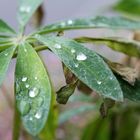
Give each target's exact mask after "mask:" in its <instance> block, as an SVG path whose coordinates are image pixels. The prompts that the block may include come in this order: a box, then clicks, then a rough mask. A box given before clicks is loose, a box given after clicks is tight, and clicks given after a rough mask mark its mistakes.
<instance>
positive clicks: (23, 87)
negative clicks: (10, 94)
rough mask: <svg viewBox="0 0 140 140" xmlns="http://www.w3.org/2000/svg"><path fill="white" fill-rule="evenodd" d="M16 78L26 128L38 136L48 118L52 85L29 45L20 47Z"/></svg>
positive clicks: (18, 98)
mask: <svg viewBox="0 0 140 140" xmlns="http://www.w3.org/2000/svg"><path fill="white" fill-rule="evenodd" d="M15 78H16V83H15V86H16V103H17V107H18V110H19V111H20V113H21V118H22V121H23V124H24V127H25V128H26V130H27V131H28V132H29V133H30V134H32V135H37V134H38V133H39V132H40V131H41V130H42V129H43V127H44V125H45V122H46V120H47V117H48V113H49V109H50V102H51V85H50V82H49V78H48V75H47V72H46V70H45V68H44V66H43V64H42V62H41V60H40V58H39V57H38V55H37V53H36V52H35V51H34V49H33V48H32V46H31V45H30V44H28V43H24V44H21V45H20V46H19V50H18V56H17V63H16V72H15Z"/></svg>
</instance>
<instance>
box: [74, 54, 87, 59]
mask: <svg viewBox="0 0 140 140" xmlns="http://www.w3.org/2000/svg"><path fill="white" fill-rule="evenodd" d="M76 59H77V60H79V61H83V60H86V59H87V57H86V55H84V54H83V53H79V54H78V55H77V57H76Z"/></svg>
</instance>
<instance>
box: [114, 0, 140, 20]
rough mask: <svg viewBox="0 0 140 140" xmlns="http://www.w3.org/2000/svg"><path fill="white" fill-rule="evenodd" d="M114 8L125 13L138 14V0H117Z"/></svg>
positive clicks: (139, 11)
mask: <svg viewBox="0 0 140 140" xmlns="http://www.w3.org/2000/svg"><path fill="white" fill-rule="evenodd" d="M114 9H115V10H117V11H121V12H123V13H125V14H128V15H132V16H137V17H139V16H140V15H139V14H140V0H119V2H118V3H117V4H116V5H115V6H114Z"/></svg>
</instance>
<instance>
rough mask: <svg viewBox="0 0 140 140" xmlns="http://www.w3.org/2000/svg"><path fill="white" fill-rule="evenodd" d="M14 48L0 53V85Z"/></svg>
mask: <svg viewBox="0 0 140 140" xmlns="http://www.w3.org/2000/svg"><path fill="white" fill-rule="evenodd" d="M15 49H16V47H10V48H8V49H6V50H4V51H3V52H1V53H0V85H1V84H2V82H3V80H4V77H5V75H6V72H7V69H8V66H9V63H10V60H11V58H12V56H13V53H14V51H15Z"/></svg>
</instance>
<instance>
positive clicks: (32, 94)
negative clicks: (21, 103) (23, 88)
mask: <svg viewBox="0 0 140 140" xmlns="http://www.w3.org/2000/svg"><path fill="white" fill-rule="evenodd" d="M38 93H39V89H37V88H33V89H31V90H30V91H29V96H30V97H31V98H34V97H36V96H37V95H38Z"/></svg>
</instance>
